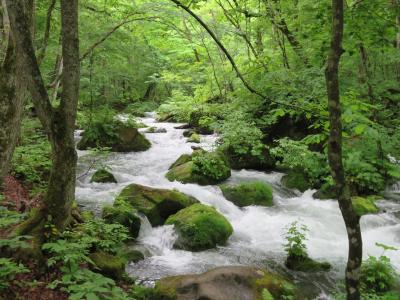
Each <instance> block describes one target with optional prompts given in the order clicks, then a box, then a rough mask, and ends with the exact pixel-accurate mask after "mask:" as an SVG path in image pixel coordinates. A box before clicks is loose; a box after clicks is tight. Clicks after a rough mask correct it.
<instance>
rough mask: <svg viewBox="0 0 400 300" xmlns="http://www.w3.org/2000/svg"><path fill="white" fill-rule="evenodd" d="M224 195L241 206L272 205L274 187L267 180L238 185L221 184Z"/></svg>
mask: <svg viewBox="0 0 400 300" xmlns="http://www.w3.org/2000/svg"><path fill="white" fill-rule="evenodd" d="M220 188H221V191H222V193H223V194H224V197H225V198H226V199H227V200H229V201H231V202H233V203H234V204H235V205H237V206H239V207H244V206H249V205H260V206H272V205H273V204H274V203H273V201H272V187H271V186H270V185H269V184H268V183H265V182H260V181H254V182H245V183H241V184H237V185H227V184H224V185H221V186H220Z"/></svg>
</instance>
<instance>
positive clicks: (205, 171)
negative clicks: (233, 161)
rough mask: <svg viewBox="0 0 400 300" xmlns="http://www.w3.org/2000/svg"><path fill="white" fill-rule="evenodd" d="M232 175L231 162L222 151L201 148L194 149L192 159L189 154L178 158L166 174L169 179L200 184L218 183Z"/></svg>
mask: <svg viewBox="0 0 400 300" xmlns="http://www.w3.org/2000/svg"><path fill="white" fill-rule="evenodd" d="M230 176H231V170H230V168H229V164H228V162H227V161H226V160H225V158H224V156H223V155H221V153H219V152H206V151H201V150H199V151H194V152H193V154H192V155H191V156H190V160H189V157H187V156H186V157H185V159H184V158H183V157H182V156H181V157H180V158H178V160H177V161H175V162H174V163H173V164H172V165H171V167H170V170H169V172H168V173H167V174H166V177H167V179H168V180H169V181H175V180H176V181H180V182H182V183H197V184H200V185H209V184H217V183H220V182H222V181H224V180H226V179H228V178H229V177H230Z"/></svg>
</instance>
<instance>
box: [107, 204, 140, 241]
mask: <svg viewBox="0 0 400 300" xmlns="http://www.w3.org/2000/svg"><path fill="white" fill-rule="evenodd" d="M102 217H103V219H104V220H105V221H106V223H109V224H121V225H124V226H125V227H126V228H128V231H129V235H130V236H131V237H133V238H136V237H137V236H138V235H139V231H140V224H141V222H140V218H139V217H138V215H137V211H136V209H134V208H133V207H132V206H131V205H129V204H128V203H127V202H125V201H123V200H118V201H115V202H114V204H113V206H104V207H103V214H102Z"/></svg>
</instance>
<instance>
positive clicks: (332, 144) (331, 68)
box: [325, 0, 362, 300]
mask: <svg viewBox="0 0 400 300" xmlns="http://www.w3.org/2000/svg"><path fill="white" fill-rule="evenodd" d="M343 11H344V9H343V0H332V14H333V26H332V40H331V49H330V52H329V56H328V61H327V66H326V70H325V75H326V85H327V92H328V109H329V119H330V135H329V143H328V159H329V165H330V168H331V173H332V177H333V179H334V181H335V187H336V192H337V197H338V201H339V207H340V210H341V212H342V216H343V220H344V222H345V225H346V230H347V236H348V240H349V253H348V260H347V268H346V274H345V278H346V291H347V299H348V300H359V299H360V289H359V278H360V267H361V263H362V237H361V229H360V218H359V216H357V214H356V213H355V212H354V209H353V206H352V203H351V198H350V193H349V189H348V187H347V186H346V182H345V173H344V168H343V161H342V122H341V107H340V94H339V63H340V57H341V54H342V53H343V49H342V40H343V27H344V18H343V13H344V12H343Z"/></svg>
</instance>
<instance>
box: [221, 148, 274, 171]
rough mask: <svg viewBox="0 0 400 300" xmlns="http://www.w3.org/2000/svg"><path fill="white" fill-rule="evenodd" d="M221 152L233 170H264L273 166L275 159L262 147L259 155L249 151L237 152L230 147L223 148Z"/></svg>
mask: <svg viewBox="0 0 400 300" xmlns="http://www.w3.org/2000/svg"><path fill="white" fill-rule="evenodd" d="M223 152H224V155H225V156H226V158H227V160H228V162H229V165H230V166H231V168H232V169H234V170H242V169H252V170H261V171H265V170H271V169H273V168H275V164H276V161H275V159H274V158H273V157H272V156H271V154H270V153H269V150H268V149H264V150H263V152H262V154H261V155H260V156H254V155H253V154H252V153H251V152H250V151H249V152H247V153H237V152H236V151H235V150H234V149H233V148H232V147H228V148H226V149H224V150H223Z"/></svg>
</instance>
